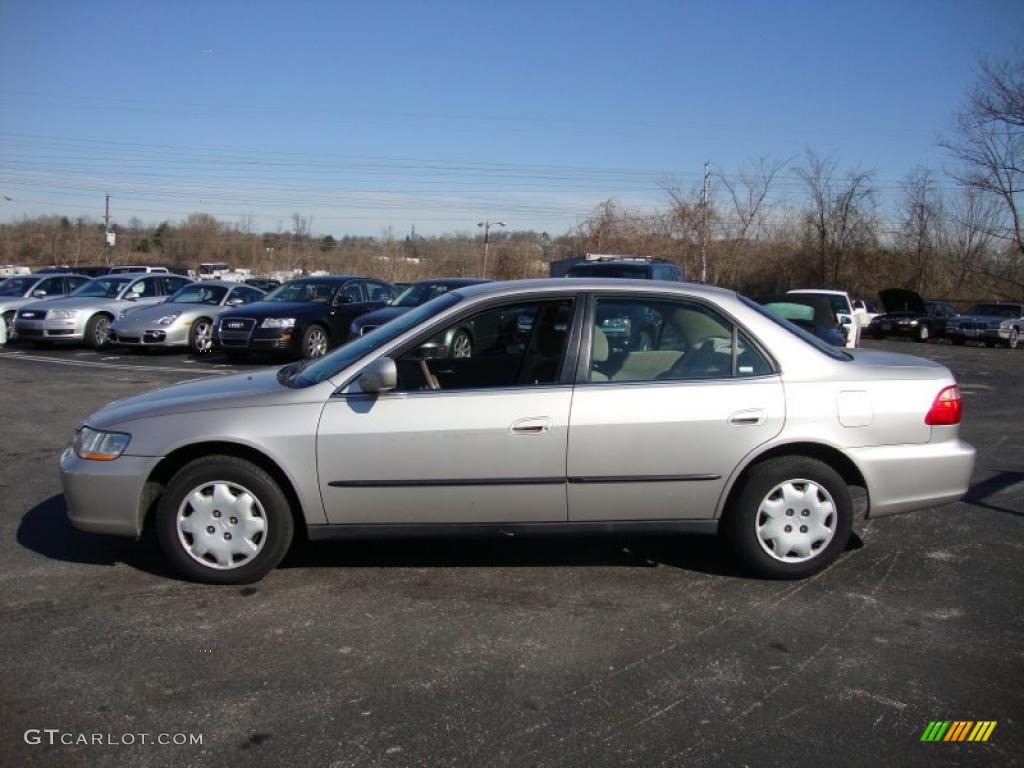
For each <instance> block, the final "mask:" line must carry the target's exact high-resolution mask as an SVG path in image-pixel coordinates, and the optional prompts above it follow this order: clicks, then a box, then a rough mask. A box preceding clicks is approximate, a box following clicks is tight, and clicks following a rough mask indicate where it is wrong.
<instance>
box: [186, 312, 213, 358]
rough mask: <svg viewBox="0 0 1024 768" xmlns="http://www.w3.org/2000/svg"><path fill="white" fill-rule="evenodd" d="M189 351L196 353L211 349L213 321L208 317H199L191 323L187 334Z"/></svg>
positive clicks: (199, 353)
mask: <svg viewBox="0 0 1024 768" xmlns="http://www.w3.org/2000/svg"><path fill="white" fill-rule="evenodd" d="M188 348H189V351H190V352H192V353H193V354H196V355H201V354H203V353H205V352H210V351H212V350H213V322H212V321H211V320H210V318H208V317H200V318H199V319H198V320H196V321H195V322H194V323H192V330H191V331H189V334H188Z"/></svg>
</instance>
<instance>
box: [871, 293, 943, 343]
mask: <svg viewBox="0 0 1024 768" xmlns="http://www.w3.org/2000/svg"><path fill="white" fill-rule="evenodd" d="M878 297H879V298H880V299H881V300H882V306H883V307H884V309H885V312H883V313H882V314H880V315H876V316H875V317H874V318H872V320H871V323H870V324H869V325H868V334H869V335H870V336H871V337H872V338H875V339H884V338H886V337H887V336H906V337H908V338H911V339H913V340H914V341H917V342H920V343H922V344H923V343H924V342H926V341H928V340H930V339H937V338H941V337H942V336H943V335H944V334H945V332H946V324H947V323H948V322H949V321H950V320H951V319H952V318H954V317H956V316H957V311H956V307H954V306H953V305H952V304H948V303H947V302H944V301H925V300H924V299H922V298H921V296H920V295H919V294H918V293H917V292H916V291H911V290H908V289H906V288H887V289H886V290H884V291H879V292H878Z"/></svg>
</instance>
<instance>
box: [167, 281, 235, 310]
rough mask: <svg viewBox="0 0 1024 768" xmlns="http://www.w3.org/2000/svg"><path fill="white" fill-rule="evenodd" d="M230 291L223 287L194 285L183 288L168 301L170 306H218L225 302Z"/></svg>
mask: <svg viewBox="0 0 1024 768" xmlns="http://www.w3.org/2000/svg"><path fill="white" fill-rule="evenodd" d="M227 292H228V289H227V288H225V287H224V286H223V285H203V284H202V283H192V284H190V285H186V286H185V287H184V288H181V289H180V290H179V291H178V292H177V293H175V294H174V295H172V296H171V298H169V299H168V300H167V303H168V304H172V303H173V304H209V305H210V306H213V307H215V306H217V305H218V304H220V303H221V301H223V300H224V294H226V293H227Z"/></svg>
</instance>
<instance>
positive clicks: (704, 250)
mask: <svg viewBox="0 0 1024 768" xmlns="http://www.w3.org/2000/svg"><path fill="white" fill-rule="evenodd" d="M710 178H711V172H710V170H709V163H708V161H707V160H705V161H704V186H703V188H702V189H701V194H700V281H701V282H702V283H706V282H707V281H708V181H709V180H710Z"/></svg>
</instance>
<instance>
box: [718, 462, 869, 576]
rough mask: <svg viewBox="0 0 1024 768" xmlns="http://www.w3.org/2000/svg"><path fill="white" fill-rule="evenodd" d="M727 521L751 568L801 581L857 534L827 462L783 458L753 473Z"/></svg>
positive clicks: (846, 497) (845, 494)
mask: <svg viewBox="0 0 1024 768" xmlns="http://www.w3.org/2000/svg"><path fill="white" fill-rule="evenodd" d="M724 523H725V529H724V531H725V533H726V534H727V535H728V536H729V538H730V539H731V540H732V544H733V546H734V548H735V549H736V552H737V554H738V555H739V557H740V560H741V561H742V563H743V565H744V566H745V567H746V568H748V569H749V570H751V571H752V572H754V573H756V574H758V575H760V576H766V577H768V578H775V579H799V578H803V577H805V576H810V575H811V574H814V573H817V572H818V571H820V570H822V569H823V568H825V567H826V566H828V565H829V564H830V563H832V562H833V561H834V560H835V559H836V558H837V557H839V554H840V553H841V552H842V551H843V549H844V548H845V547H846V543H847V541H848V540H849V538H850V533H851V531H852V530H853V502H852V501H851V499H850V491H849V489H848V488H847V486H846V483H845V482H844V481H843V478H842V477H840V476H839V473H838V472H836V471H835V470H834V469H832V468H831V467H830V466H828V465H827V464H825V463H824V462H822V461H818V460H817V459H811V458H807V457H803V456H783V457H779V458H775V459H768V460H767V461H765V462H763V463H761V464H758V465H756V466H755V467H754V468H753V469H751V470H750V472H749V473H748V475H747V476H746V478H745V479H744V480H743V485H742V487H741V489H740V490H739V493H738V496H737V497H736V499H735V502H734V503H733V504H732V506H731V508H730V509H728V510H727V511H726V519H725V520H724Z"/></svg>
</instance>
